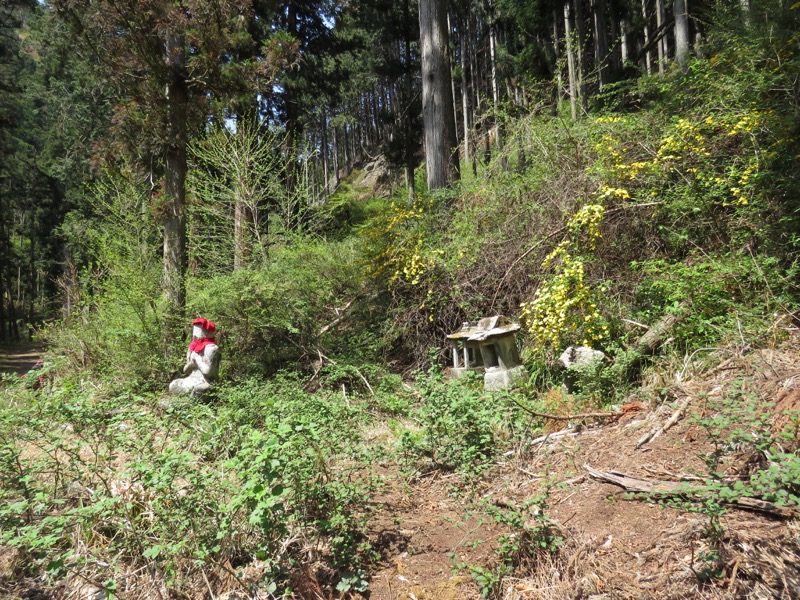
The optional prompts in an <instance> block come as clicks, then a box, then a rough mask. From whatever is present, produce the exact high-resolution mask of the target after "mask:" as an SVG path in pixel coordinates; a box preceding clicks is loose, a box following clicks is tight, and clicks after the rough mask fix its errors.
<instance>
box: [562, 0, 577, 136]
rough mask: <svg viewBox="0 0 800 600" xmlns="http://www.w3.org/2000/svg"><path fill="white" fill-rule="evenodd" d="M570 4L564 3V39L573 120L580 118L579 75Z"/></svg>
mask: <svg viewBox="0 0 800 600" xmlns="http://www.w3.org/2000/svg"><path fill="white" fill-rule="evenodd" d="M569 13H570V3H569V2H565V3H564V39H565V40H566V45H567V73H568V77H569V109H570V113H571V115H572V120H573V121H574V120H576V119H577V118H578V99H577V97H576V96H577V91H578V85H577V73H576V72H575V40H574V39H573V37H572V23H571V22H570V14H569Z"/></svg>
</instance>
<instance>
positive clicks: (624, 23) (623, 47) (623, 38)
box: [619, 19, 631, 70]
mask: <svg viewBox="0 0 800 600" xmlns="http://www.w3.org/2000/svg"><path fill="white" fill-rule="evenodd" d="M619 29H620V33H619V51H620V58H621V60H622V64H621V65H620V70H623V69H625V63H627V62H628V59H629V58H630V55H631V51H630V49H629V48H628V20H627V19H622V20H621V21H620V22H619Z"/></svg>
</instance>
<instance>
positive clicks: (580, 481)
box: [0, 331, 800, 600]
mask: <svg viewBox="0 0 800 600" xmlns="http://www.w3.org/2000/svg"><path fill="white" fill-rule="evenodd" d="M720 355H721V356H722V358H717V359H712V358H710V357H708V356H707V357H706V358H705V359H704V360H703V361H702V363H701V362H700V361H697V362H695V363H689V362H687V364H684V365H678V367H679V368H676V369H675V370H673V371H672V372H668V371H667V370H665V369H663V370H661V371H659V372H658V373H651V374H649V375H648V376H647V378H646V381H645V382H644V385H643V387H642V389H641V390H638V391H637V394H636V398H635V400H636V402H632V403H631V407H632V409H631V410H629V411H627V412H626V414H625V415H624V416H622V417H621V418H619V419H618V420H616V421H615V422H610V423H609V422H606V423H601V422H583V423H576V427H574V428H572V429H569V430H562V431H557V430H560V429H561V427H562V426H563V422H562V424H556V423H550V424H548V425H549V426H550V431H552V432H553V435H552V436H551V437H550V438H548V439H546V440H542V441H538V442H537V443H535V444H532V443H529V444H528V445H527V446H526V447H518V448H513V449H511V450H509V451H508V452H506V453H505V454H503V455H502V456H500V457H499V458H498V459H497V460H496V461H495V463H494V464H492V465H491V466H490V467H489V469H488V471H485V472H483V473H482V474H481V475H479V476H477V477H474V478H468V479H465V478H464V477H463V476H462V475H458V474H455V473H441V472H435V473H432V474H428V475H424V476H412V475H409V474H408V472H407V471H404V470H403V469H402V468H401V465H399V464H398V463H397V459H396V458H395V457H394V456H395V455H393V453H392V452H390V451H389V448H391V447H392V446H393V445H394V443H395V440H394V439H393V434H392V431H391V428H390V427H389V426H388V424H386V423H377V424H376V423H374V422H373V424H372V425H371V426H370V427H369V428H368V429H367V430H366V431H365V433H364V435H365V438H366V442H367V443H368V444H369V445H373V446H376V447H379V448H380V447H386V448H387V452H386V454H385V457H386V458H385V460H384V461H380V462H379V464H375V465H373V466H372V468H373V473H374V475H373V476H374V477H377V478H378V479H379V480H380V481H382V485H381V486H380V487H379V491H378V492H377V493H375V494H374V495H373V497H372V498H371V499H370V508H369V514H370V519H369V524H368V534H369V538H370V542H371V544H372V546H373V548H374V549H376V550H377V551H378V552H380V554H381V558H380V559H379V560H378V561H377V563H375V564H374V565H373V568H372V569H371V570H370V572H369V573H368V578H369V587H368V591H366V592H364V594H363V596H358V595H357V594H354V595H351V596H348V595H347V594H345V595H343V596H335V597H340V598H364V599H368V600H401V599H402V600H473V599H478V598H481V597H482V595H484V596H489V597H491V598H496V599H502V600H523V599H524V600H528V599H530V600H532V599H537V600H557V599H559V600H560V599H567V598H570V599H579V598H585V599H591V600H612V599H618V598H619V599H623V598H625V599H627V598H636V599H637V600H649V599H655V598H671V599H679V598H709V599H717V598H720V599H721V598H758V599H767V598H786V599H790V598H798V597H800V522H798V520H797V518H796V515H795V514H784V515H783V516H780V515H775V514H769V513H764V512H755V511H751V510H742V509H739V508H736V507H734V506H729V507H727V509H726V510H725V511H724V513H723V514H721V516H719V518H718V520H715V519H713V518H712V517H711V513H710V510H709V508H710V507H709V505H706V504H703V503H696V504H691V503H690V502H688V501H687V499H686V498H682V499H681V498H680V497H678V499H679V500H681V501H682V502H681V506H679V507H678V506H676V505H675V504H670V502H668V501H666V500H665V499H664V498H661V499H659V498H649V499H648V498H643V497H641V496H640V497H631V495H630V494H627V493H626V492H625V490H623V489H622V488H621V487H619V486H618V485H614V484H611V483H608V482H607V481H604V480H601V479H598V478H597V477H596V476H593V475H592V474H590V473H589V471H588V470H587V467H592V468H594V469H596V470H598V471H602V472H605V473H609V472H614V473H624V474H625V475H627V476H629V477H635V478H638V479H639V480H647V481H649V482H661V483H662V484H665V483H669V482H679V481H689V482H697V481H699V480H707V479H708V476H709V466H708V462H707V460H706V459H707V457H708V456H709V455H710V454H711V453H712V452H713V450H714V448H715V441H716V443H717V446H716V447H720V440H723V441H724V440H726V439H728V437H727V436H728V434H729V433H730V431H731V430H733V429H735V428H736V427H744V428H746V429H747V431H749V430H750V427H751V426H753V427H755V428H758V427H760V428H761V429H760V430H759V431H760V433H759V435H768V436H769V435H771V436H773V437H775V439H777V432H778V431H779V430H782V429H783V428H784V427H785V426H786V424H787V422H788V417H787V413H789V411H797V410H798V409H800V334H798V333H797V332H796V331H795V332H794V333H792V334H791V336H790V338H789V340H788V341H787V342H785V343H784V344H783V345H782V346H781V347H779V348H777V349H774V350H750V351H747V352H722V353H718V354H717V356H720ZM0 357H1V358H2V361H3V362H2V366H3V368H4V369H6V368H8V369H12V370H17V371H18V372H19V371H24V370H25V369H26V368H27V367H29V366H30V365H32V364H33V362H35V360H36V358H37V348H36V347H34V346H28V347H18V348H14V349H11V348H8V349H3V352H2V353H0ZM676 372H678V373H680V375H681V376H680V378H679V379H680V380H678V378H676ZM731 398H733V399H739V398H741V401H742V408H743V411H742V412H741V413H737V412H736V410H737V406H736V405H735V403H732V402H731V401H730V400H731ZM632 400H633V398H632ZM748 402H750V404H749V406H756V407H758V408H757V410H758V414H752V411H750V412H749V413H748V411H747V409H746V408H745V406H746V405H748V404H747V403H748ZM675 415H677V416H678V418H677V419H674V420H673V419H672V417H673V416H675ZM726 415H727V418H728V421H725V418H724V417H725V416H726ZM669 422H674V424H673V425H672V426H671V427H670V428H668V429H667V430H666V431H664V432H663V433H661V434H660V435H658V436H657V437H655V438H654V439H652V440H650V441H647V442H642V439H643V436H644V435H645V434H647V433H649V432H652V431H654V430H656V429H658V428H659V427H664V426H665V425H666V424H667V423H669ZM709 423H711V424H709ZM715 428H716V429H715ZM796 433H797V432H795V435H794V439H792V440H789V441H788V442H786V449H787V452H791V451H793V450H794V448H795V447H796V437H797V436H796ZM556 434H558V435H556ZM781 443H784V442H776V444H777V445H780V444H781ZM723 445H724V444H723ZM790 446H791V448H790ZM765 463H766V461H765V457H764V456H763V455H760V454H759V453H758V452H755V451H754V450H753V448H752V447H751V446H749V445H747V444H741V443H740V444H738V445H735V446H732V447H728V446H725V448H724V453H723V455H722V456H721V459H720V462H719V465H718V467H719V468H718V470H719V471H720V472H722V473H724V474H725V476H726V477H729V478H731V480H732V479H735V478H742V479H746V478H747V476H748V474H749V473H752V472H753V471H754V470H756V469H763V468H764V467H765V466H767V465H766V464H765ZM798 476H800V475H798ZM788 484H789V485H790V487H793V489H797V487H798V486H800V480H797V479H796V480H794V481H790V482H788ZM535 499H538V500H536V501H535V502H533V504H531V501H534V500H535ZM786 512H787V513H791V512H793V511H791V510H786ZM542 532H549V533H550V534H551V535H552V537H547V536H543V535H542ZM542 542H544V544H545V546H546V547H544V548H543V547H541V543H542ZM501 573H503V574H504V576H503V577H500V576H499V574H501ZM12 574H13V573H12V567H11V563H10V562H8V561H5V555H4V554H3V553H2V552H0V583H2V581H3V579H4V577H8V578H10V577H11V576H12ZM9 580H10V579H9ZM0 588H2V586H1V585H0ZM33 590H34V588H33V587H31V588H30V589H29V590H28V591H29V592H32V591H33ZM28 591H24V590H22V589H21V588H16V589H15V590H14V592H12V593H11V595H8V596H6V595H4V594H3V593H2V589H0V598H21V597H33V596H31V595H30V594H28ZM202 594H205V591H203V592H202ZM45 597H47V596H45ZM59 597H63V598H64V599H65V600H66V598H70V600H71V599H72V598H77V597H79V596H78V595H77V592H75V594H71V595H70V594H66V595H61V596H59ZM82 597H85V596H82ZM120 597H124V596H120ZM199 597H209V598H212V599H213V598H218V599H223V598H225V599H228V600H232V599H233V598H243V596H242V595H241V594H238V593H235V592H225V593H221V594H220V591H217V592H216V594H212V595H211V596H203V595H199V596H198V598H199ZM262 597H266V596H262ZM297 597H298V598H315V599H316V600H319V599H320V598H322V597H323V596H319V595H318V594H310V595H303V594H302V593H301V594H300V595H299V596H297ZM325 597H327V596H325ZM333 597H334V596H331V598H333Z"/></svg>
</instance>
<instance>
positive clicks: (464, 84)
mask: <svg viewBox="0 0 800 600" xmlns="http://www.w3.org/2000/svg"><path fill="white" fill-rule="evenodd" d="M467 18H469V17H467ZM460 33H461V35H460V38H461V39H460V42H461V56H460V58H461V111H462V113H463V127H464V136H463V137H464V162H465V163H467V164H469V163H470V162H471V160H472V159H471V157H470V152H469V117H470V114H469V84H468V81H469V62H468V61H467V47H468V41H467V24H466V19H464V21H463V22H462V23H461V32H460Z"/></svg>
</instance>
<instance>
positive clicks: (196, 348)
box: [189, 338, 217, 354]
mask: <svg viewBox="0 0 800 600" xmlns="http://www.w3.org/2000/svg"><path fill="white" fill-rule="evenodd" d="M216 343H217V340H215V339H214V338H202V339H199V340H192V341H191V342H189V351H190V352H197V353H198V354H199V353H200V352H202V351H203V350H204V349H205V347H206V346H210V345H211V344H216Z"/></svg>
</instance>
